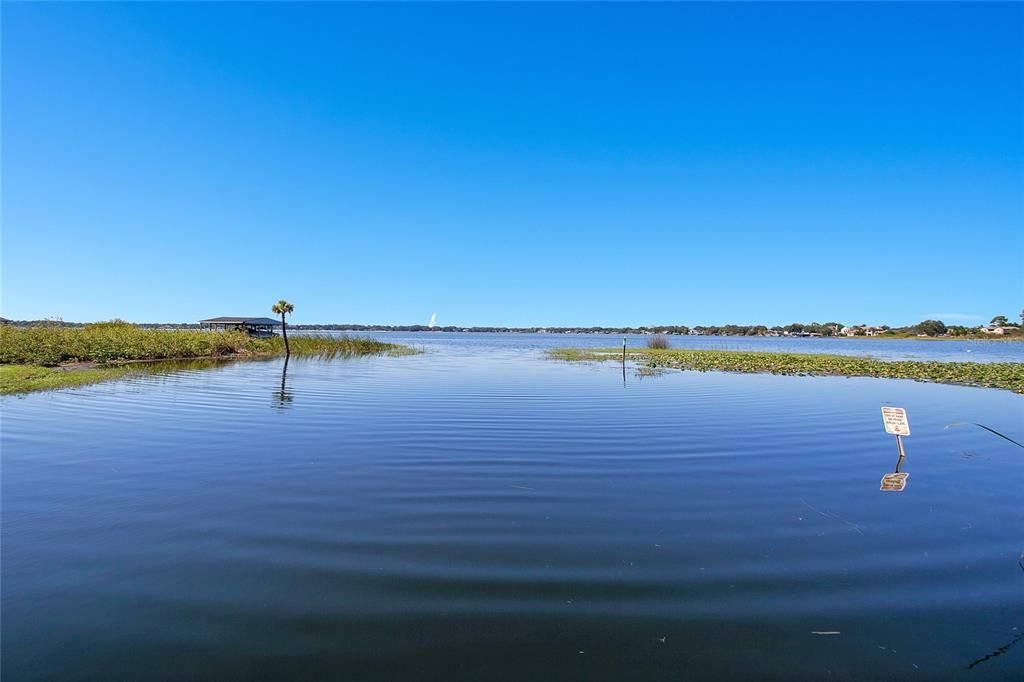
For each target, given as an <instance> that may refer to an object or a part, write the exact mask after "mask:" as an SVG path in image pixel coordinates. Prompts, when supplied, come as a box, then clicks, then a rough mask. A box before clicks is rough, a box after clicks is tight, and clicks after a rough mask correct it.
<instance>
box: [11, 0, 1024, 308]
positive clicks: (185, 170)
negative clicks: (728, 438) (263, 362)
mask: <svg viewBox="0 0 1024 682" xmlns="http://www.w3.org/2000/svg"><path fill="white" fill-rule="evenodd" d="M1022 27H1024V4H1021V3H1007V4H983V3H967V4H952V3H943V4H935V5H930V4H923V3H911V4H907V5H892V4H879V3H869V4H860V3H857V4H805V3H798V4H785V5H782V4H763V3H759V4H753V5H748V4H718V5H713V6H711V5H698V4H652V5H636V4H632V5H617V4H599V5H584V4H561V5H546V4H543V5H542V4H527V5H520V4H497V5H480V4H430V5H396V4H373V5H364V4H360V5H338V4H305V5H271V4H257V5H246V4H231V3H229V4H219V5H213V4H188V3H185V4H134V3H125V4H88V5H82V4H71V5H54V4H31V5H29V4H14V3H9V2H4V3H3V6H2V31H3V34H2V38H3V45H2V60H3V61H2V78H3V80H2V163H3V168H2V171H3V176H2V180H3V197H2V198H3V216H2V217H3V235H2V236H3V239H2V249H3V251H2V264H3V282H2V283H3V296H2V304H3V305H2V307H3V313H2V314H3V315H4V316H5V317H9V318H14V319H34V318H42V317H55V316H60V317H63V318H64V319H65V320H69V321H88V320H97V319H108V318H112V317H121V318H125V319H129V320H134V321H194V320H196V319H199V318H204V317H211V316H215V315H234V314H241V315H264V314H268V313H269V312H270V305H271V304H272V303H273V302H274V301H276V300H277V299H278V298H281V297H285V298H287V299H288V300H290V301H292V302H293V303H294V304H295V315H294V321H295V322H296V323H313V322H362V323H371V322H373V323H392V324H426V323H427V321H428V320H429V319H430V317H431V315H432V314H433V313H437V322H438V324H440V325H446V324H456V325H509V326H526V325H559V324H564V325H609V326H612V325H640V324H691V325H692V324H700V323H705V324H722V323H728V322H733V323H748V324H749V323H766V324H785V323H788V322H793V321H812V320H817V321H827V320H837V321H840V322H844V323H847V324H853V323H862V322H865V323H888V324H893V325H895V324H904V323H911V322H915V321H918V320H920V319H923V318H926V317H940V318H942V319H944V320H945V321H946V322H947V323H963V322H965V321H966V322H972V323H976V322H979V321H987V320H988V319H989V318H990V317H992V316H993V315H995V314H1005V315H1007V316H1009V317H1011V319H1012V318H1015V317H1016V315H1018V314H1019V312H1020V309H1021V306H1022V304H1024V275H1022V265H1021V263H1022V260H1021V257H1022V255H1024V249H1022V247H1024V38H1022V30H1024V29H1022Z"/></svg>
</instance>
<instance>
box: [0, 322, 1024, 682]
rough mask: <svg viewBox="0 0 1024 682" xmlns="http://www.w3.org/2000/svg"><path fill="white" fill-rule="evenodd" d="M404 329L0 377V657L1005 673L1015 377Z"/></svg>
mask: <svg viewBox="0 0 1024 682" xmlns="http://www.w3.org/2000/svg"><path fill="white" fill-rule="evenodd" d="M380 336H381V337H382V338H384V337H387V336H388V335H383V334H382V335H380ZM407 336H408V335H407ZM423 336H426V337H430V338H427V339H421V340H420V341H418V342H417V345H421V346H423V347H424V348H425V349H426V350H427V351H428V352H426V353H425V354H423V355H418V356H413V357H405V358H364V359H357V360H335V361H315V360H298V361H296V360H292V361H291V363H290V364H289V366H288V371H287V375H286V376H282V362H280V361H276V360H275V361H266V362H244V363H235V364H229V365H224V366H221V367H218V368H216V369H212V370H205V371H197V370H187V371H182V372H178V373H173V374H168V375H160V376H147V377H136V378H133V379H129V380H126V381H122V382H116V383H108V384H99V385H95V386H90V387H86V388H83V389H80V390H74V391H62V392H54V393H45V394H34V395H30V396H27V397H24V398H4V399H3V400H2V418H3V421H2V448H3V450H2V513H3V524H2V597H3V601H2V621H0V626H2V647H3V649H2V665H3V669H2V673H3V679H4V681H5V682H7V681H8V680H29V679H89V680H112V679H126V680H127V679H131V680H148V679H194V680H198V679H203V680H226V679H234V680H253V679H268V680H270V679H274V680H276V679H346V680H401V679H436V680H521V679H535V680H546V679H552V680H560V679H587V680H598V679H600V680H653V679H672V680H679V679H687V680H699V679H734V680H751V679H808V680H819V679H854V680H862V679H886V680H890V679H920V680H933V679H965V680H973V679H978V680H991V679H1021V677H1022V673H1024V641H1022V640H1024V634H1022V633H1024V567H1022V565H1021V561H1022V559H1021V556H1020V555H1021V552H1022V551H1024V505H1022V493H1024V449H1021V448H1018V447H1016V446H1014V445H1013V444H1012V443H1010V442H1008V441H1006V440H1004V439H1001V438H998V437H996V436H994V435H993V434H991V433H989V432H987V431H984V430H982V429H980V428H978V427H975V426H970V425H965V426H958V427H953V428H944V427H946V426H947V425H948V424H951V423H954V422H980V423H982V424H985V425H987V426H990V427H992V428H994V429H996V430H998V431H1001V432H1002V433H1004V434H1006V435H1008V436H1010V437H1013V438H1016V440H1018V441H1022V442H1024V398H1022V397H1021V396H1018V395H1014V394H1012V393H1009V392H1006V391H997V390H992V389H977V388H965V387H956V386H939V385H931V384H922V383H914V382H908V381H894V380H878V379H850V378H831V377H828V378H809V377H783V376H770V375H734V374H722V373H707V374H700V373H692V372H688V373H680V372H670V373H666V374H663V375H659V376H653V377H644V376H637V375H636V374H635V373H634V372H633V371H632V370H630V371H627V373H626V376H625V380H624V379H623V375H622V370H621V368H620V367H618V366H616V365H614V364H605V365H574V364H565V363H556V362H550V361H547V360H545V359H544V358H543V356H542V354H541V352H540V351H539V350H538V349H539V348H542V347H544V343H547V342H546V341H544V342H538V343H533V342H524V341H522V340H519V341H516V340H515V339H512V340H505V339H504V338H502V339H497V340H495V339H492V340H490V341H486V340H485V341H478V342H473V341H472V340H469V339H467V340H466V341H464V342H461V345H460V342H459V341H458V340H457V339H447V340H444V339H441V338H440V337H438V336H437V335H423ZM449 336H450V335H449ZM417 338H418V337H417ZM598 338H601V340H602V341H603V343H601V344H598V345H607V338H606V337H604V338H602V337H598ZM879 343H887V344H890V346H889V347H891V348H895V346H893V344H896V343H900V342H892V341H886V342H879ZM908 343H914V342H908ZM926 343H927V344H928V347H929V348H930V347H935V346H939V345H941V344H940V343H939V342H926ZM517 344H518V345H517ZM572 345H579V344H572ZM991 345H992V346H999V345H1000V344H991ZM987 347H988V346H985V348H987ZM905 348H906V347H904V349H905ZM830 352H831V351H830ZM896 352H906V351H905V350H904V351H896ZM919 352H927V351H919ZM942 352H953V351H952V350H950V349H949V348H944V349H943V350H942ZM1000 352H1002V351H1000ZM868 354H870V353H868ZM1018 359H1019V358H1018ZM886 404H891V405H898V406H901V407H905V408H907V410H908V412H909V415H910V421H911V428H912V431H913V435H912V436H911V437H910V438H908V439H906V448H907V459H906V461H905V463H904V465H903V470H904V471H908V472H909V473H910V478H909V480H908V483H907V488H906V490H905V491H904V492H902V493H883V492H880V491H879V490H878V487H879V479H880V478H881V476H882V475H883V474H885V473H886V472H890V471H892V470H893V467H894V465H895V464H896V461H895V460H896V445H895V442H894V439H893V438H892V437H891V436H888V435H886V434H885V433H884V431H883V429H882V422H881V416H880V409H879V408H880V406H881V405H886ZM815 632H829V633H832V632H835V633H838V634H814V633H815ZM972 664H973V667H969V666H972Z"/></svg>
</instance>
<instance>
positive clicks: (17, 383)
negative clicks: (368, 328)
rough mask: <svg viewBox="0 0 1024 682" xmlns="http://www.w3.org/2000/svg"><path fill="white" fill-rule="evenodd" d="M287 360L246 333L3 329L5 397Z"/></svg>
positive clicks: (364, 344)
mask: <svg viewBox="0 0 1024 682" xmlns="http://www.w3.org/2000/svg"><path fill="white" fill-rule="evenodd" d="M289 341H290V345H291V351H292V355H293V356H316V357H353V356H360V355H409V354H413V353H415V352H416V351H415V350H413V349H411V348H408V347H407V346H401V345H398V344H393V343H385V342H382V341H377V340H375V339H368V338H360V337H350V336H328V335H309V334H302V335H295V336H293V337H291V338H290V339H289ZM284 354H285V349H284V340H283V339H282V338H281V337H279V336H275V337H272V338H269V339H257V338H253V337H251V336H248V335H247V334H244V333H241V332H210V331H202V332H201V331H192V330H163V329H143V328H140V327H137V326H135V325H131V324H127V323H121V322H110V323H99V324H95V325H87V326H84V327H64V326H57V325H39V326H35V327H12V326H9V325H4V326H2V327H0V395H10V394H17V393H28V392H31V391H40V390H51V389H57V388H71V387H75V386H82V385H85V384H91V383H96V382H99V381H107V380H110V379H117V378H121V377H124V376H126V375H129V374H133V373H142V372H143V371H146V369H147V368H143V367H140V365H141V364H143V363H146V364H151V363H159V362H162V361H163V362H173V361H186V360H213V361H216V360H232V359H234V360H244V359H256V358H268V357H274V356H282V355H284ZM211 364H212V363H211ZM148 369H152V368H151V367H150V368H148Z"/></svg>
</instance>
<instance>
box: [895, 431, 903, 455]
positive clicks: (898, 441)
mask: <svg viewBox="0 0 1024 682" xmlns="http://www.w3.org/2000/svg"><path fill="white" fill-rule="evenodd" d="M896 447H897V448H898V449H899V451H900V459H903V457H904V454H903V439H902V438H900V437H899V436H898V435H897V436H896Z"/></svg>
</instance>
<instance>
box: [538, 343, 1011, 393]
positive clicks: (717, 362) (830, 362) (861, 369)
mask: <svg viewBox="0 0 1024 682" xmlns="http://www.w3.org/2000/svg"><path fill="white" fill-rule="evenodd" d="M627 355H628V357H629V359H630V360H632V361H635V362H642V363H644V364H645V365H646V366H648V367H663V368H668V369H680V370H696V371H699V372H710V371H719V372H746V373H754V372H756V373H771V374H792V375H801V376H803V375H806V376H856V377H879V378H888V379H913V380H916V381H930V382H934V383H940V384H962V385H968V386H983V387H990V388H1003V389H1008V390H1011V391H1014V392H1016V393H1024V363H1021V362H988V363H986V362H934V361H926V362H922V361H914V360H896V361H884V360H875V359H873V358H863V357H853V356H844V355H819V354H813V353H762V352H752V351H718V350H682V349H680V350H668V349H637V350H633V351H628V352H627ZM549 356H550V357H552V358H554V359H556V360H565V361H575V362H579V361H601V360H619V359H621V358H622V351H621V350H620V349H613V348H606V349H594V350H585V349H579V348H558V349H554V350H552V351H550V352H549Z"/></svg>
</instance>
